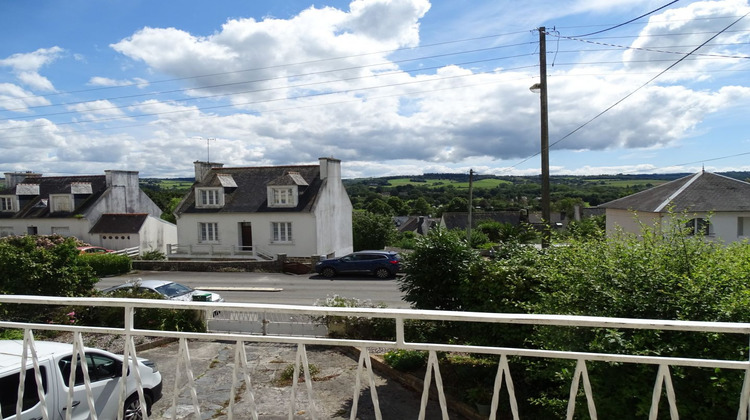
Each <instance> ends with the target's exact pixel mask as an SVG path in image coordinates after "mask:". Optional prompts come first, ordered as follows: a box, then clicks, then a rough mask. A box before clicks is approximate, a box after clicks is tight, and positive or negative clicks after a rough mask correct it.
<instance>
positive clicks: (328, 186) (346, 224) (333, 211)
mask: <svg viewBox="0 0 750 420" xmlns="http://www.w3.org/2000/svg"><path fill="white" fill-rule="evenodd" d="M324 167H325V169H324ZM320 172H321V177H322V176H327V177H326V179H324V180H323V185H322V186H321V189H320V193H319V194H318V199H317V201H316V202H315V206H314V209H313V212H314V213H315V222H316V224H315V231H316V233H317V235H316V236H317V245H316V248H317V251H316V253H315V254H311V255H327V256H341V255H345V254H348V253H350V252H352V250H353V244H354V240H353V238H352V203H351V200H349V195H348V194H347V193H346V189H345V188H344V184H343V183H342V182H341V165H340V162H339V161H329V160H326V159H321V171H320Z"/></svg>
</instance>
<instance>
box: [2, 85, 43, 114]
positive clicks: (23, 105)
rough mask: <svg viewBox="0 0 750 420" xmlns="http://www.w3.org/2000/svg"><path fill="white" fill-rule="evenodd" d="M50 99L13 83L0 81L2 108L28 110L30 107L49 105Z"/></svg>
mask: <svg viewBox="0 0 750 420" xmlns="http://www.w3.org/2000/svg"><path fill="white" fill-rule="evenodd" d="M49 103H50V102H49V100H47V98H44V97H42V96H34V94H32V93H31V92H29V91H27V90H24V89H23V88H21V87H20V86H17V85H14V84H12V83H0V108H3V109H5V110H8V111H10V110H12V111H16V112H28V111H29V107H33V106H43V105H49Z"/></svg>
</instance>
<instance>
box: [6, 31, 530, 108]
mask: <svg viewBox="0 0 750 420" xmlns="http://www.w3.org/2000/svg"><path fill="white" fill-rule="evenodd" d="M523 33H526V31H517V32H507V33H502V34H492V35H483V36H478V37H473V38H464V39H457V40H450V41H442V42H435V43H432V44H424V45H419V46H417V47H402V48H396V49H391V50H381V51H372V52H366V53H361V54H353V55H347V56H339V57H328V58H320V59H316V60H309V61H299V62H295V63H286V64H276V65H273V66H266V67H255V68H249V69H241V70H232V71H226V72H218V73H209V74H201V75H197V76H187V77H176V78H172V79H162V80H152V81H146V82H141V83H132V84H127V85H124V86H101V87H96V88H90V89H80V90H71V91H63V92H54V93H48V94H44V95H29V96H19V97H15V98H13V99H29V98H47V97H51V96H59V95H66V94H72V93H85V92H94V91H100V90H109V89H119V88H123V87H134V86H135V87H139V86H149V85H153V84H159V83H168V82H177V81H182V80H191V79H200V78H205V77H216V76H225V75H228V74H236V73H246V72H253V71H261V70H271V69H276V68H283V67H293V66H301V65H309V64H316V63H323V62H326V61H335V60H346V59H350V58H357V57H365V56H368V55H376V54H387V53H395V52H399V51H406V50H413V49H415V48H416V49H419V48H429V47H437V46H443V45H450V44H457V43H462V42H470V41H479V40H483V39H490V38H499V37H504V36H511V35H518V34H523Z"/></svg>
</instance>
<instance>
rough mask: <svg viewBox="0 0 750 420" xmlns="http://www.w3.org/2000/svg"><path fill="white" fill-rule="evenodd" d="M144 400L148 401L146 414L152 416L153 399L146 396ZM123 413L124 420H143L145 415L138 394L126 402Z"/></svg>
mask: <svg viewBox="0 0 750 420" xmlns="http://www.w3.org/2000/svg"><path fill="white" fill-rule="evenodd" d="M143 398H144V399H145V400H146V412H147V413H148V414H149V415H151V397H149V396H148V395H147V394H144V395H143ZM123 411H124V414H125V415H124V416H123V418H124V419H125V420H141V419H143V413H141V400H139V399H138V393H135V394H133V395H131V396H130V398H128V399H127V401H125V408H124V409H123Z"/></svg>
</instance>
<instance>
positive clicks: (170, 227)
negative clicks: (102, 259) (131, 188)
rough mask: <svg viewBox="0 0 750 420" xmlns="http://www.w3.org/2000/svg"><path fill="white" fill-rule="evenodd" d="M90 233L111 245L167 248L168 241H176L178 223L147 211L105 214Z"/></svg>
mask: <svg viewBox="0 0 750 420" xmlns="http://www.w3.org/2000/svg"><path fill="white" fill-rule="evenodd" d="M90 233H91V234H93V235H98V236H99V238H101V243H102V244H101V245H102V246H104V247H105V248H109V249H125V248H132V247H136V246H137V247H139V249H140V251H141V253H143V252H145V251H159V252H162V253H166V252H167V244H171V243H174V242H176V241H177V226H176V225H174V224H172V223H169V222H167V221H166V220H162V219H160V218H156V217H153V216H152V215H150V214H147V213H122V214H115V213H107V214H103V215H102V217H100V218H99V221H98V222H96V224H95V225H94V227H92V228H91V230H90Z"/></svg>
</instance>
